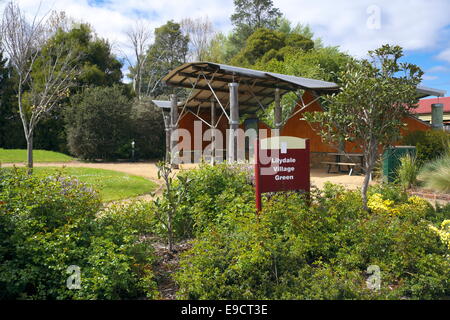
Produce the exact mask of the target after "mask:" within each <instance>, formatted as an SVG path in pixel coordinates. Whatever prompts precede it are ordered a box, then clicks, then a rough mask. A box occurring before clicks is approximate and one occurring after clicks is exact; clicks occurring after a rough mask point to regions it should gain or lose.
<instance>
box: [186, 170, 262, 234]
mask: <svg viewBox="0 0 450 320" xmlns="http://www.w3.org/2000/svg"><path fill="white" fill-rule="evenodd" d="M182 175H183V177H184V178H185V179H186V180H187V181H189V184H188V188H187V190H185V193H184V197H183V201H182V202H181V204H180V208H179V209H180V212H181V213H180V220H179V223H178V225H179V226H180V227H182V228H179V233H180V232H181V233H182V234H184V235H185V237H189V236H192V235H194V234H199V233H201V232H203V231H205V230H207V229H208V226H209V225H211V224H217V223H221V222H222V220H223V219H226V217H227V213H228V211H229V210H230V204H234V207H236V208H241V209H242V211H245V208H247V207H248V205H249V204H251V203H253V201H254V193H253V188H252V186H251V182H250V178H249V176H248V173H247V172H246V171H245V170H243V169H242V168H241V167H239V166H230V165H228V164H218V165H216V166H211V165H208V164H202V165H201V167H200V169H199V170H192V171H188V172H185V173H183V174H182Z"/></svg>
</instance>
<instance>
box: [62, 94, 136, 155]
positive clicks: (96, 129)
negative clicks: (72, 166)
mask: <svg viewBox="0 0 450 320" xmlns="http://www.w3.org/2000/svg"><path fill="white" fill-rule="evenodd" d="M122 91H123V89H122V88H120V87H118V86H113V87H110V88H107V87H105V88H103V87H92V88H87V89H85V90H84V92H82V93H79V94H77V95H75V96H73V97H72V99H71V102H70V106H68V107H67V108H66V109H65V113H64V115H65V120H66V131H67V144H68V147H69V150H70V152H71V153H72V154H73V155H75V156H77V157H79V158H82V159H88V160H96V159H107V160H111V159H118V158H123V157H125V158H130V157H131V154H129V153H128V154H124V151H125V153H126V151H127V149H126V148H127V147H128V146H131V140H132V135H131V129H130V128H132V123H131V119H130V114H131V100H130V99H129V98H128V97H127V96H126V95H124V94H123V93H122Z"/></svg>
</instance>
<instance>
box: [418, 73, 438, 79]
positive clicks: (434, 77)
mask: <svg viewBox="0 0 450 320" xmlns="http://www.w3.org/2000/svg"><path fill="white" fill-rule="evenodd" d="M422 78H423V80H426V81H432V80H437V79H439V77H438V76H430V75H428V74H425V75H424V76H423V77H422Z"/></svg>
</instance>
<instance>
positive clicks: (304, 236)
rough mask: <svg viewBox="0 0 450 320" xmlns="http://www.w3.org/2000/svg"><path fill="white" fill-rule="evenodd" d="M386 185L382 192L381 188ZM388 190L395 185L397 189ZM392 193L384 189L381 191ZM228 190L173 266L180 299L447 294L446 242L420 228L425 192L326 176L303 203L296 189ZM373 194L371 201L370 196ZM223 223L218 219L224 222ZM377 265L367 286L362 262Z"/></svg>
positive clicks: (426, 208) (426, 225)
mask: <svg viewBox="0 0 450 320" xmlns="http://www.w3.org/2000/svg"><path fill="white" fill-rule="evenodd" d="M385 188H386V191H385V190H384V189H385ZM395 190H398V192H397V194H396V193H395ZM390 195H394V197H390ZM244 198H245V194H244V195H243V194H237V195H235V198H234V201H230V202H229V203H228V206H227V210H226V212H224V215H223V216H222V217H221V219H216V220H215V222H214V223H212V224H210V225H209V227H208V228H207V229H205V230H204V232H202V233H201V234H199V235H198V237H197V239H196V240H195V241H194V242H193V248H192V249H191V250H189V251H188V252H186V253H185V254H184V255H183V257H182V259H181V262H180V265H181V269H180V270H179V272H178V273H177V274H176V275H175V279H176V281H177V283H178V285H179V286H180V291H179V296H180V298H184V299H399V298H408V299H434V298H443V297H445V296H448V295H449V294H450V283H449V279H450V260H449V259H448V254H449V251H448V249H447V248H446V246H445V244H443V243H442V242H441V241H440V239H439V237H438V236H437V235H436V234H435V233H434V232H433V231H432V230H431V229H430V224H431V222H430V221H428V220H427V217H429V216H430V215H433V214H436V212H435V211H434V209H433V207H432V206H431V205H429V204H428V203H427V202H426V201H424V200H421V199H419V198H416V197H412V198H407V197H406V199H405V197H404V192H402V191H401V190H399V189H396V188H395V187H391V186H387V187H384V186H378V187H377V188H376V189H374V190H370V192H369V200H371V201H372V202H371V203H372V204H373V205H374V208H376V210H373V211H372V212H371V213H368V212H366V211H364V210H363V209H362V203H361V197H360V194H359V192H357V191H346V190H344V189H343V188H342V187H338V186H333V185H330V184H327V185H326V186H325V188H324V190H321V191H314V192H313V193H312V195H311V205H308V200H306V199H304V198H303V197H302V196H301V195H298V194H295V193H293V194H276V195H273V196H271V197H270V199H266V201H265V203H264V205H263V212H262V213H261V215H260V216H259V218H257V217H256V215H255V212H254V203H251V204H250V205H248V206H242V202H243V199H244ZM377 202H378V204H377ZM224 222H228V223H224ZM371 265H377V266H379V268H380V270H381V288H380V290H379V291H373V290H369V289H368V287H367V284H366V281H367V278H368V276H369V275H368V273H367V269H368V267H369V266H371Z"/></svg>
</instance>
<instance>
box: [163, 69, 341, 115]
mask: <svg viewBox="0 0 450 320" xmlns="http://www.w3.org/2000/svg"><path fill="white" fill-rule="evenodd" d="M163 81H164V82H165V83H166V84H168V85H171V86H175V87H183V88H188V89H191V88H193V87H194V84H195V90H194V92H193V93H192V95H191V97H190V98H189V100H188V102H187V105H186V106H187V107H188V108H195V107H210V106H211V100H212V99H214V98H215V97H214V93H213V92H212V91H211V88H212V89H213V90H214V92H215V94H216V96H217V98H218V99H219V100H220V101H221V103H222V104H223V105H224V106H225V105H226V104H227V103H228V101H229V88H228V84H229V83H232V82H238V83H239V84H240V85H239V106H240V107H239V109H240V111H241V112H254V111H256V110H257V109H258V108H259V106H260V104H261V105H263V106H268V105H269V104H271V103H272V102H273V101H274V100H275V90H276V89H277V88H278V89H280V94H281V95H284V94H286V93H288V92H290V91H297V90H299V89H304V90H312V91H315V92H316V94H318V95H320V94H327V93H333V92H337V91H338V90H339V86H338V85H337V84H335V83H332V82H326V81H321V80H314V79H307V78H301V77H295V76H289V75H284V74H278V73H272V72H264V71H258V70H251V69H246V68H240V67H234V66H228V65H223V64H218V63H211V62H194V63H186V64H184V65H182V66H180V67H178V68H176V69H175V70H173V71H171V72H170V73H169V74H168V75H167V76H165V77H164V78H163ZM210 87H211V88H210Z"/></svg>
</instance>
